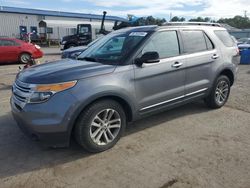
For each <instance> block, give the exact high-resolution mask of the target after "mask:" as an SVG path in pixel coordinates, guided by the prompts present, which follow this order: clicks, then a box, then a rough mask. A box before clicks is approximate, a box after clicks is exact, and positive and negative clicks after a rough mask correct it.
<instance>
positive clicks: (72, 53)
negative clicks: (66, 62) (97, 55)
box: [62, 46, 88, 59]
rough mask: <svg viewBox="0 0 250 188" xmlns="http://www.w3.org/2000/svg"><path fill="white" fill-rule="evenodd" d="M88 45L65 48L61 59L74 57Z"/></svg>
mask: <svg viewBox="0 0 250 188" xmlns="http://www.w3.org/2000/svg"><path fill="white" fill-rule="evenodd" d="M87 48H88V46H77V47H72V48H68V49H67V50H63V52H62V59H66V58H69V59H76V58H77V57H78V56H79V55H80V54H81V53H82V52H83V51H84V50H86V49H87Z"/></svg>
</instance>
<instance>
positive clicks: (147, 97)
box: [134, 30, 185, 113]
mask: <svg viewBox="0 0 250 188" xmlns="http://www.w3.org/2000/svg"><path fill="white" fill-rule="evenodd" d="M153 51H156V52H158V53H159V56H160V62H159V63H154V64H143V65H142V66H141V67H140V66H137V65H135V66H134V67H135V68H134V71H135V91H136V98H137V100H138V104H139V111H140V113H144V112H147V111H152V110H156V109H159V108H162V107H166V106H167V105H170V104H173V103H175V102H178V101H180V100H181V99H182V98H183V95H184V84H185V69H184V67H185V65H184V59H183V58H182V57H181V56H180V48H179V39H178V35H177V31H169V30H168V31H161V32H157V33H155V34H154V35H153V36H151V38H150V39H149V41H148V42H147V43H146V44H145V46H144V47H143V49H142V51H141V54H140V55H142V54H144V53H146V52H153ZM140 55H139V57H140ZM177 64H179V66H175V65H177Z"/></svg>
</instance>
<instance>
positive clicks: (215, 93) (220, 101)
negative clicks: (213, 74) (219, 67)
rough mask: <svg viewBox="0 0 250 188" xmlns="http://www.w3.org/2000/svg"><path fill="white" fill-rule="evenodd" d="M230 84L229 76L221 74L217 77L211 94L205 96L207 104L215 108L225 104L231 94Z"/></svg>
mask: <svg viewBox="0 0 250 188" xmlns="http://www.w3.org/2000/svg"><path fill="white" fill-rule="evenodd" d="M230 86H231V84H230V80H229V78H228V77H227V76H225V75H221V76H219V77H218V78H217V79H216V81H215V83H214V85H213V88H212V90H211V92H210V94H209V96H208V97H207V98H205V103H206V104H207V106H208V107H210V108H213V109H217V108H221V107H222V106H224V104H225V103H226V102H227V100H228V97H229V94H230Z"/></svg>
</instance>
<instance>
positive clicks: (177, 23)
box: [163, 22, 222, 27]
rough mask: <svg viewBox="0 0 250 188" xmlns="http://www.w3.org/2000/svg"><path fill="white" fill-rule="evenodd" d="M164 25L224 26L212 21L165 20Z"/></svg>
mask: <svg viewBox="0 0 250 188" xmlns="http://www.w3.org/2000/svg"><path fill="white" fill-rule="evenodd" d="M163 25H166V26H167V25H173V26H175V25H204V26H217V27H222V26H221V24H219V23H212V22H165V23H164V24H163Z"/></svg>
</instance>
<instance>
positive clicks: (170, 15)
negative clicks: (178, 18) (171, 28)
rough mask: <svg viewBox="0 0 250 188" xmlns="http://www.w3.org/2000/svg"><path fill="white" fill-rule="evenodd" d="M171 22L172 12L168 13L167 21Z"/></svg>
mask: <svg viewBox="0 0 250 188" xmlns="http://www.w3.org/2000/svg"><path fill="white" fill-rule="evenodd" d="M171 20H172V12H170V14H169V21H170V22H171Z"/></svg>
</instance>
